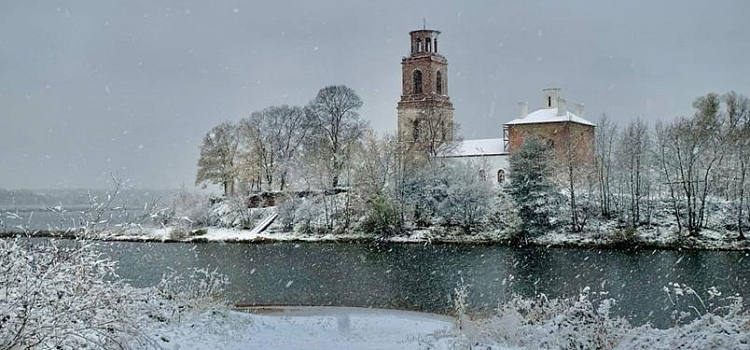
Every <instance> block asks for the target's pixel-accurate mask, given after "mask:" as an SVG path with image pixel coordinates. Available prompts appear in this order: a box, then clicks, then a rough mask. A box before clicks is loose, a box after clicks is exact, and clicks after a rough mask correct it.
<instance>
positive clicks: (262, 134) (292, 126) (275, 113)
mask: <svg viewBox="0 0 750 350" xmlns="http://www.w3.org/2000/svg"><path fill="white" fill-rule="evenodd" d="M309 130H310V123H309V120H308V118H307V114H306V113H305V111H304V109H302V108H300V107H294V106H287V105H283V106H273V107H268V108H266V109H264V110H262V111H259V112H254V113H252V114H251V115H250V117H248V118H244V119H242V120H241V121H240V123H239V134H240V142H241V145H242V147H241V148H242V157H243V159H245V160H246V163H249V164H255V165H257V166H258V168H259V169H260V171H261V173H262V179H261V181H262V182H263V183H264V184H265V186H266V187H267V188H268V189H269V190H273V189H275V188H278V189H279V190H280V191H283V190H284V189H286V187H287V185H288V183H289V181H290V179H289V176H290V173H291V171H292V170H293V168H294V166H295V163H296V162H297V160H298V158H299V157H298V154H299V152H300V151H301V147H302V144H303V142H304V141H305V139H306V137H307V135H308V133H309ZM274 186H275V187H274Z"/></svg>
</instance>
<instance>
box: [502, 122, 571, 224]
mask: <svg viewBox="0 0 750 350" xmlns="http://www.w3.org/2000/svg"><path fill="white" fill-rule="evenodd" d="M553 166H554V165H553V163H552V155H551V154H550V151H549V149H548V148H547V147H546V146H545V145H544V143H542V142H541V141H540V140H539V139H538V138H537V137H535V136H533V135H531V136H530V137H528V138H526V139H525V140H524V143H523V145H522V146H521V148H520V149H519V150H518V151H516V152H515V153H513V154H512V155H511V156H510V184H509V185H508V187H507V190H508V192H509V193H510V195H511V196H512V197H513V199H514V200H515V201H516V204H517V205H518V216H519V217H520V218H521V222H522V224H521V226H522V231H523V232H522V234H523V235H524V237H525V238H528V236H530V235H535V234H539V233H541V231H543V230H544V229H546V228H549V227H550V226H551V225H552V222H551V219H552V217H553V215H554V213H556V212H557V210H558V208H557V204H558V203H559V200H558V197H559V194H558V192H557V189H556V188H555V185H554V183H553V182H552V180H551V176H552V171H553V170H552V169H553Z"/></svg>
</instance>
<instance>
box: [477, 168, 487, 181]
mask: <svg viewBox="0 0 750 350" xmlns="http://www.w3.org/2000/svg"><path fill="white" fill-rule="evenodd" d="M479 180H482V181H487V172H486V171H485V170H484V169H479Z"/></svg>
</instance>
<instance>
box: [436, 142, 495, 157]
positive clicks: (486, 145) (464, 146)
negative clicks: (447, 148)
mask: <svg viewBox="0 0 750 350" xmlns="http://www.w3.org/2000/svg"><path fill="white" fill-rule="evenodd" d="M503 145H504V140H503V139H476V140H463V141H459V142H458V144H457V145H456V148H455V149H454V150H453V151H452V152H451V153H450V155H448V157H472V156H492V155H501V154H507V153H508V152H505V147H504V146H503Z"/></svg>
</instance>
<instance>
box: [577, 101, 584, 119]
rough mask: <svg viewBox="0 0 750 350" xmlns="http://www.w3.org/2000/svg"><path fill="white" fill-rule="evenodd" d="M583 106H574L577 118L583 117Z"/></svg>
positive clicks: (581, 104)
mask: <svg viewBox="0 0 750 350" xmlns="http://www.w3.org/2000/svg"><path fill="white" fill-rule="evenodd" d="M583 106H584V104H583V103H579V104H576V114H577V115H578V116H579V117H583Z"/></svg>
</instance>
